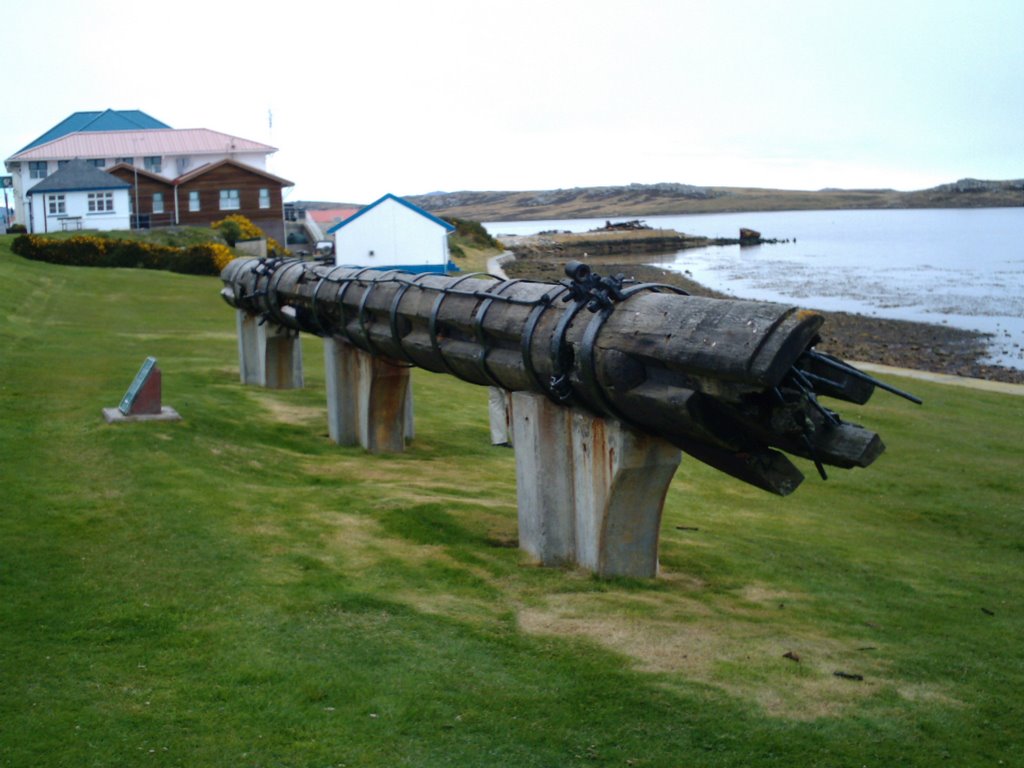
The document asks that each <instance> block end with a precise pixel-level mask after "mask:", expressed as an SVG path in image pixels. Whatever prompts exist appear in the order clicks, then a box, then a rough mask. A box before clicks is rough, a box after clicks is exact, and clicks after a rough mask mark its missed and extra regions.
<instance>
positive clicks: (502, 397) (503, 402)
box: [487, 387, 513, 445]
mask: <svg viewBox="0 0 1024 768" xmlns="http://www.w3.org/2000/svg"><path fill="white" fill-rule="evenodd" d="M487 412H488V415H489V416H490V420H491V445H512V444H513V436H512V393H511V392H509V391H508V390H507V389H503V388H502V387H488V388H487Z"/></svg>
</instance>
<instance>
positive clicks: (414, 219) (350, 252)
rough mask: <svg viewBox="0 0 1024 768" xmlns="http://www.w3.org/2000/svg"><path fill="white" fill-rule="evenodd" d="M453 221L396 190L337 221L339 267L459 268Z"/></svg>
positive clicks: (442, 271)
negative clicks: (452, 250) (452, 255)
mask: <svg viewBox="0 0 1024 768" xmlns="http://www.w3.org/2000/svg"><path fill="white" fill-rule="evenodd" d="M454 230H455V227H453V226H452V225H451V224H449V223H448V222H447V221H443V220H442V219H439V218H437V217H436V216H434V215H433V214H431V213H428V212H427V211H425V210H423V209H422V208H420V207H418V206H415V205H413V204H412V203H410V202H409V201H408V200H403V199H402V198H400V197H396V196H395V195H392V194H387V195H384V197H382V198H380V199H379V200H377V201H376V202H373V203H370V205H368V206H366V207H365V208H362V209H361V210H360V211H359V212H358V213H356V214H355V215H353V216H350V217H349V218H347V219H345V220H344V221H342V222H340V223H338V224H335V225H334V226H333V227H331V228H330V229H329V230H327V232H328V234H331V235H334V252H335V263H336V264H338V265H339V266H342V265H344V266H353V267H373V268H375V269H402V270H406V271H408V272H438V273H440V274H448V273H449V272H457V271H458V267H456V266H455V265H454V264H453V263H452V262H451V261H450V259H449V254H448V235H449V234H450V233H451V232H453V231H454Z"/></svg>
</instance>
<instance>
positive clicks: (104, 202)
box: [89, 192, 114, 213]
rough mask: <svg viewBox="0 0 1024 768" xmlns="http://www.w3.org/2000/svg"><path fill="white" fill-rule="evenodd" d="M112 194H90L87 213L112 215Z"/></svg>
mask: <svg viewBox="0 0 1024 768" xmlns="http://www.w3.org/2000/svg"><path fill="white" fill-rule="evenodd" d="M113 212H114V193H113V192H90V193H89V213H113Z"/></svg>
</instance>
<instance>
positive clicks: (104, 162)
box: [4, 110, 291, 237]
mask: <svg viewBox="0 0 1024 768" xmlns="http://www.w3.org/2000/svg"><path fill="white" fill-rule="evenodd" d="M276 151H277V150H276V149H275V148H274V147H271V146H269V145H267V144H263V143H261V142H258V141H251V140H249V139H243V138H241V137H239V136H231V135H229V134H226V133H220V132H218V131H211V130H208V129H206V128H186V129H172V128H169V127H168V126H167V125H165V124H164V123H162V122H160V121H158V120H155V119H153V118H152V117H150V116H149V115H146V114H145V113H143V112H138V111H124V112H119V111H114V110H106V111H105V112H76V113H74V114H73V115H71V116H70V117H68V118H67V119H65V120H64V121H62V122H61V123H59V124H57V125H56V126H54V127H53V128H51V129H50V130H49V131H47V132H46V133H44V134H43V135H42V136H40V137H39V138H37V139H36V140H35V141H33V142H31V143H30V144H28V145H27V146H25V147H23V148H22V149H21V150H20V151H18V152H16V153H15V154H13V155H11V156H10V157H8V158H7V159H6V160H5V161H4V163H5V166H6V168H7V171H8V172H9V173H10V174H11V175H12V176H13V187H14V209H15V220H16V221H20V222H27V221H28V220H29V215H28V211H27V204H28V201H29V193H30V192H31V190H32V189H34V188H35V187H36V186H37V185H38V184H39V183H41V182H42V181H44V180H46V179H47V178H49V177H50V175H51V174H54V173H56V172H57V171H59V170H60V169H61V168H63V167H64V166H66V165H67V164H68V163H70V162H71V161H73V160H84V161H86V162H87V163H88V164H89V165H92V166H94V167H95V168H97V169H101V170H102V169H110V168H115V167H118V166H120V165H127V166H129V167H134V168H138V169H139V171H140V172H142V173H141V175H142V176H144V178H145V179H155V180H160V179H163V180H165V181H167V182H168V183H169V184H172V183H173V182H174V180H175V179H178V178H182V177H186V176H189V175H190V174H193V173H194V172H196V171H197V170H198V169H200V168H203V167H207V168H211V167H213V166H215V165H216V164H218V163H220V162H221V161H225V160H228V161H231V162H233V163H235V164H237V165H238V166H244V167H247V168H252V169H255V170H256V171H257V172H262V173H264V174H266V172H267V157H268V156H269V155H271V154H273V153H274V152H276ZM142 180H143V179H142V178H140V179H139V181H140V182H141V181H142ZM278 181H281V182H283V184H280V185H277V193H276V194H277V196H278V197H280V188H281V187H282V186H291V182H288V181H286V180H284V179H279V180H278ZM226 186H227V187H230V188H231V189H234V190H236V192H237V186H232V185H230V184H228V185H226ZM262 186H263V187H267V188H268V191H269V189H270V187H268V186H267V185H265V184H264V185H262ZM140 192H143V193H146V194H149V193H150V192H152V190H148V189H146V190H140ZM157 193H158V194H161V193H162V190H160V191H158V192H157ZM253 194H254V195H255V194H256V193H255V192H254V193H253ZM135 197H140V195H135ZM139 202H140V203H141V202H142V200H141V199H140V201H139ZM164 202H165V205H168V206H169V201H164ZM269 202H270V206H269V207H271V208H273V212H274V213H275V214H279V215H276V218H277V219H280V220H281V221H280V227H279V229H280V232H277V231H275V232H273V233H271V234H272V236H275V237H277V236H282V237H283V230H284V226H283V212H282V211H281V210H278V209H280V208H281V203H280V201H269ZM240 207H241V208H245V209H248V208H252V209H253V210H252V211H249V210H233V211H232V212H233V213H242V214H243V215H246V216H248V217H249V218H253V214H255V215H257V216H259V215H260V213H261V210H260V209H264V208H267V207H268V206H267V205H265V204H264V201H261V202H260V203H259V205H257V203H256V202H255V198H254V201H253V203H252V205H251V206H248V205H244V204H240ZM140 208H141V210H139V211H138V212H137V213H139V214H140V215H146V214H149V213H151V212H150V211H148V210H147V209H146V207H145V206H141V205H140ZM263 213H266V211H263ZM34 218H35V214H33V216H32V220H33V222H34ZM151 218H152V217H151ZM254 220H255V219H254ZM164 223H176V222H174V221H168V222H164ZM181 223H185V222H181ZM206 223H208V222H206ZM33 229H34V227H33ZM34 231H39V232H41V231H43V230H41V229H40V230H34Z"/></svg>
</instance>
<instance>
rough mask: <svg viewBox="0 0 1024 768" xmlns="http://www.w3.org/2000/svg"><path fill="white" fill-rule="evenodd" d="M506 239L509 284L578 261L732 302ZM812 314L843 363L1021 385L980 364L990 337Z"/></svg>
mask: <svg viewBox="0 0 1024 768" xmlns="http://www.w3.org/2000/svg"><path fill="white" fill-rule="evenodd" d="M507 240H508V242H506V243H505V244H506V245H507V246H508V247H509V249H510V250H511V251H512V253H513V254H514V256H515V258H514V259H508V260H504V261H503V262H502V268H503V269H504V271H505V273H506V274H507V275H508V277H509V278H512V279H516V278H519V279H528V280H541V281H545V282H551V281H556V282H557V281H558V280H561V279H563V278H564V277H565V273H564V264H565V262H566V261H568V260H570V259H572V258H579V257H581V256H582V257H583V258H586V260H587V262H588V263H589V264H591V266H593V267H595V269H596V270H597V271H598V272H601V273H603V274H609V275H615V274H620V273H621V274H623V275H625V276H626V278H628V279H631V280H636V281H638V282H645V283H667V284H671V285H674V286H677V287H680V288H682V289H683V290H685V291H686V292H688V293H690V294H692V295H694V296H708V297H712V298H736V297H734V296H731V295H730V294H727V293H723V292H720V291H714V290H711V289H709V288H707V287H706V286H704V285H701V284H700V283H697V282H696V281H694V280H691V279H690V278H688V277H686V275H684V274H681V273H678V272H673V271H669V270H664V269H661V268H659V267H653V266H650V265H648V264H643V263H638V262H637V261H635V260H627V259H624V258H622V256H623V255H624V254H621V253H618V254H615V253H613V254H609V255H607V256H600V255H590V254H589V251H588V252H586V253H583V252H572V251H574V250H576V249H570V252H569V253H566V252H565V251H564V249H555V250H554V251H548V252H545V250H544V249H543V247H538V246H540V244H539V243H536V242H533V243H531V244H530V246H531V247H529V248H523V247H522V246H521V244H519V243H516V242H513V241H512V240H513V239H512V238H508V239H507ZM517 246H519V248H518V249H517ZM808 309H814V308H813V307H808ZM815 311H819V312H821V314H822V315H823V316H824V317H825V325H824V326H823V327H822V331H821V341H820V342H819V344H818V345H817V346H818V349H820V350H821V351H823V352H828V353H830V354H834V355H836V356H838V357H840V358H842V359H844V360H858V361H862V362H864V363H869V364H874V365H883V366H889V367H894V368H904V369H908V370H914V371H922V372H927V373H934V374H942V375H948V376H955V377H966V378H972V379H983V380H986V381H994V382H1002V383H1006V384H1024V370H1018V369H1016V368H1007V367H1005V366H999V365H989V364H986V363H982V362H981V359H982V358H983V357H984V355H985V353H986V341H987V340H988V338H989V336H988V335H987V334H985V333H982V332H980V331H969V330H964V329H960V328H951V327H949V326H947V325H933V324H930V323H918V322H913V321H909V320H888V319H885V318H878V317H875V316H870V317H869V316H866V315H857V314H853V313H848V312H827V311H822V310H815Z"/></svg>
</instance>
